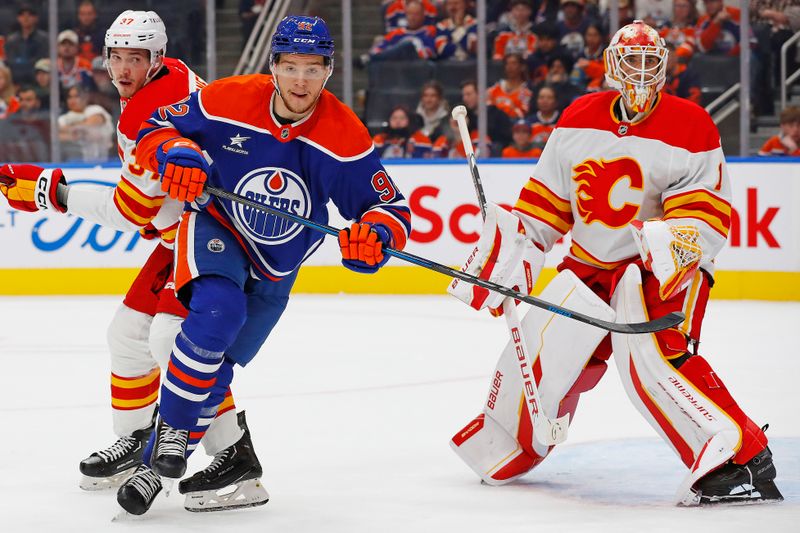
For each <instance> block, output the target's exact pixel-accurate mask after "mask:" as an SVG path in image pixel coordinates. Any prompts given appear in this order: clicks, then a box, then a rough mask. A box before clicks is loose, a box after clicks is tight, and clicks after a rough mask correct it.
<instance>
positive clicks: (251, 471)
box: [178, 411, 269, 512]
mask: <svg viewBox="0 0 800 533" xmlns="http://www.w3.org/2000/svg"><path fill="white" fill-rule="evenodd" d="M237 418H238V420H239V427H241V428H242V429H243V430H244V435H242V438H241V439H239V441H238V442H237V443H236V444H234V445H232V446H229V447H228V448H225V449H224V450H222V451H221V452H219V453H218V454H216V455H215V456H214V460H213V461H212V462H211V464H210V465H209V466H208V468H206V469H205V470H201V471H200V472H197V473H196V474H195V475H193V476H192V477H190V478H188V479H184V480H183V481H181V482H180V484H179V485H178V490H179V491H180V493H181V494H185V495H186V500H185V502H184V504H183V505H184V507H185V508H186V509H187V510H189V511H192V512H205V511H223V510H227V509H237V508H242V507H255V506H257V505H264V504H265V503H267V502H268V501H269V494H267V491H266V490H265V489H264V487H263V486H262V485H261V480H260V479H259V478H260V477H261V474H262V470H261V463H259V462H258V457H256V452H255V450H254V449H253V443H252V441H251V440H250V430H249V429H248V428H247V420H246V419H245V415H244V411H242V412H240V413H239V414H238V415H237Z"/></svg>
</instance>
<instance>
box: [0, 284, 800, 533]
mask: <svg viewBox="0 0 800 533" xmlns="http://www.w3.org/2000/svg"><path fill="white" fill-rule="evenodd" d="M118 302H119V298H112V297H107V298H106V297H71V298H67V297H64V298H36V297H3V298H0V369H2V384H3V387H2V389H0V390H2V396H1V397H0V399H1V400H2V401H0V417H1V418H0V420H1V421H2V426H0V532H3V533H9V532H14V533H16V532H18V531H19V532H23V531H25V532H28V531H35V532H39V531H42V532H50V531H82V532H84V531H85V532H94V531H146V532H161V531H170V532H172V531H186V532H192V533H201V532H206V531H229V532H231V533H240V532H249V531H259V532H332V533H338V532H348V533H350V532H373V531H374V532H402V533H408V532H429V531H430V532H437V533H440V532H458V533H467V532H473V531H474V532H478V531H480V532H485V531H491V532H498V533H500V532H502V533H506V532H516V531H520V532H523V531H524V532H532V533H538V532H549V531H568V532H583V531H587V532H595V531H600V532H603V531H615V532H617V531H637V532H642V531H644V532H647V533H649V532H654V531H670V532H678V533H690V532H695V531H698V532H703V533H708V532H717V531H719V532H725V533H731V532H736V531H742V532H748V533H751V532H756V533H768V532H770V533H771V532H782V531H800V416H798V406H800V392H798V391H799V389H800V387H799V386H798V383H797V381H798V377H800V353H798V346H800V304H798V303H766V302H724V301H712V302H711V303H710V306H709V312H708V317H707V319H706V323H705V328H704V331H703V344H702V348H703V349H702V351H703V353H705V354H706V356H707V357H708V359H709V360H710V361H711V363H712V365H713V366H714V368H715V370H716V371H717V373H718V375H719V376H721V377H722V378H723V380H725V382H726V384H727V385H728V387H729V388H730V389H731V390H732V391H733V393H734V396H735V397H736V398H737V399H738V401H739V403H740V404H741V405H742V406H743V407H744V408H745V410H746V412H747V413H748V414H749V415H750V416H751V417H752V418H753V419H754V420H756V421H757V422H758V423H762V424H763V423H766V422H769V423H770V429H769V432H768V436H769V437H770V439H771V447H772V449H773V452H774V455H775V462H776V465H777V468H778V480H777V482H778V485H779V487H780V488H781V490H782V491H783V494H784V496H785V497H786V501H785V502H783V503H781V504H776V505H750V506H744V507H726V508H702V509H684V508H676V507H674V506H673V505H672V503H671V499H672V497H673V493H674V491H675V489H676V487H677V486H678V484H679V482H680V480H681V479H682V478H683V475H684V472H685V469H684V467H683V466H682V464H681V463H680V462H679V461H678V459H677V457H676V456H674V455H673V454H672V452H671V451H670V450H669V449H668V448H667V446H666V445H665V444H664V443H662V442H661V441H660V440H659V439H658V438H657V437H655V433H654V432H653V431H652V429H651V428H650V427H649V426H648V425H647V424H646V423H645V422H644V421H643V419H642V418H641V417H640V416H639V414H638V413H637V411H636V410H635V409H634V408H633V407H632V406H631V405H630V404H629V402H628V400H627V397H626V396H625V394H624V392H623V390H622V387H621V385H620V383H619V379H618V377H617V376H616V370H615V367H614V366H613V364H612V366H611V367H610V368H609V371H608V373H607V374H606V376H605V378H604V379H603V381H602V382H601V383H600V385H599V386H598V387H597V388H596V389H595V390H593V391H591V392H590V393H588V394H586V395H584V396H583V398H582V399H581V403H580V405H579V407H578V411H577V415H576V418H575V422H574V423H573V425H572V427H571V428H570V439H569V441H568V442H567V443H566V444H564V445H561V446H559V447H558V448H557V449H556V450H555V451H554V452H553V453H552V454H551V456H550V457H549V458H548V459H547V460H546V461H545V462H544V463H543V464H542V465H541V466H540V467H538V468H537V469H536V470H534V471H533V472H531V473H530V474H528V475H527V476H526V477H524V478H523V479H522V480H520V481H519V482H517V483H515V484H512V485H509V486H505V487H495V488H492V487H488V486H484V485H481V484H480V483H479V482H478V480H477V478H476V477H475V475H474V474H473V473H472V472H471V471H470V470H469V469H468V468H467V467H466V466H465V465H464V464H462V463H461V461H460V460H459V459H458V458H457V457H456V456H455V454H453V453H452V452H451V450H450V448H449V447H448V440H449V438H450V437H451V436H452V435H453V433H454V432H456V431H457V430H459V429H460V428H461V427H462V426H463V425H464V424H466V423H467V422H468V421H469V420H470V419H471V418H472V417H473V416H475V415H476V414H478V412H479V411H480V408H481V405H482V403H483V401H484V397H485V394H486V391H487V387H488V376H489V375H490V373H491V371H492V369H493V368H494V363H495V361H496V359H497V357H498V355H499V353H500V350H501V348H502V346H503V345H504V344H505V342H506V335H507V333H506V331H505V327H504V322H503V321H502V320H494V319H492V318H490V317H489V316H488V314H478V313H475V312H473V311H471V310H469V309H468V308H466V306H463V305H462V304H460V303H458V302H456V301H455V300H453V299H448V298H446V297H369V296H362V297H355V296H327V297H322V296H302V295H301V296H296V297H294V298H293V299H292V301H291V302H290V305H289V308H288V310H287V312H286V313H285V315H284V318H283V320H282V321H281V322H280V324H279V325H278V327H277V328H276V330H275V331H274V332H273V335H272V337H271V338H270V339H269V340H268V342H267V344H266V345H265V346H264V348H263V350H262V351H261V353H260V354H259V356H258V357H257V358H256V359H255V361H254V362H253V363H252V364H251V365H250V366H248V367H247V368H246V369H239V371H238V373H237V377H236V379H235V381H234V387H233V388H234V393H235V397H236V400H237V402H236V403H237V406H238V407H239V408H240V409H242V408H245V409H247V414H248V421H249V424H250V427H251V430H252V433H253V438H254V441H255V446H256V449H257V451H258V454H259V457H260V458H261V462H262V464H263V466H264V471H265V473H264V478H263V481H264V483H265V486H266V487H267V489H268V490H269V492H270V494H271V501H270V502H269V503H268V504H267V505H266V506H264V507H260V508H255V509H249V510H246V511H233V512H223V513H205V514H193V513H189V512H186V511H185V510H184V509H183V507H182V497H181V496H180V495H179V494H177V492H176V493H173V495H172V496H171V497H170V498H164V497H163V496H160V497H159V500H158V501H157V502H156V503H155V504H154V506H153V508H152V509H151V510H150V512H149V513H148V514H147V515H145V517H144V518H142V519H139V520H133V521H129V522H123V523H118V522H117V523H112V522H111V518H112V517H113V516H114V515H115V514H116V513H117V511H118V507H117V504H116V501H115V494H114V492H113V491H112V492H103V493H86V492H83V491H81V490H80V489H79V488H78V483H77V481H78V478H79V473H78V468H77V466H78V462H79V461H80V459H82V458H83V457H85V456H86V455H88V454H89V453H90V452H91V451H93V450H95V449H97V448H99V447H105V446H107V445H108V444H110V443H111V442H113V440H114V438H115V437H114V435H113V434H112V431H111V420H110V414H109V411H110V408H109V393H108V358H107V355H106V349H105V327H106V325H107V323H108V321H109V319H110V317H111V315H112V313H113V311H114V309H115V307H116V306H117V305H118ZM207 462H208V458H207V457H206V456H205V455H204V454H203V453H202V452H198V453H196V454H195V455H194V456H193V457H192V459H191V460H190V464H189V469H190V472H191V471H194V470H196V469H200V468H202V467H204V466H205V465H206V464H207Z"/></svg>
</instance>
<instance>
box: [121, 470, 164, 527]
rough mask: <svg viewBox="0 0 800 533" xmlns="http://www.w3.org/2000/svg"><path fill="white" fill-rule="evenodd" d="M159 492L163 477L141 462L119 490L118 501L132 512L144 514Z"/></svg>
mask: <svg viewBox="0 0 800 533" xmlns="http://www.w3.org/2000/svg"><path fill="white" fill-rule="evenodd" d="M159 492H161V479H159V477H158V476H157V475H156V474H155V472H153V471H152V470H150V469H149V468H148V467H147V466H146V465H143V464H140V465H139V466H138V467H137V468H136V472H134V474H133V475H132V476H131V477H130V478H128V480H127V481H126V482H125V483H123V484H122V486H121V487H120V488H119V490H118V491H117V503H119V504H120V506H121V507H122V508H123V509H125V510H126V511H127V512H129V513H130V514H134V515H142V514H144V513H146V512H147V510H148V509H150V506H151V505H153V500H155V499H156V496H157V495H158V493H159Z"/></svg>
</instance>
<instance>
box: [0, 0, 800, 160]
mask: <svg viewBox="0 0 800 533" xmlns="http://www.w3.org/2000/svg"><path fill="white" fill-rule="evenodd" d="M22 1H23V3H14V7H9V6H0V13H2V14H4V16H3V20H2V21H0V161H7V160H17V161H23V160H27V161H33V160H45V159H47V158H48V157H49V156H48V153H49V152H48V146H49V140H50V126H49V109H50V106H51V100H50V80H51V77H52V76H57V79H58V87H59V91H58V95H57V98H56V100H57V101H58V103H59V111H58V115H59V116H60V119H59V120H58V128H57V131H58V138H59V140H60V141H61V142H62V147H63V148H62V152H63V154H64V156H65V157H66V158H67V159H74V160H87V159H92V160H94V159H101V160H102V159H106V158H113V157H114V156H115V154H114V149H113V135H114V128H113V124H114V123H115V120H116V118H117V116H118V115H119V112H120V107H119V97H118V94H117V91H116V89H115V88H114V86H113V85H112V83H111V80H110V77H109V75H108V72H107V70H106V68H105V65H104V61H103V57H102V49H103V37H104V32H105V28H106V27H107V26H108V24H109V23H110V22H111V19H110V18H109V17H114V16H116V15H117V14H118V13H119V10H118V9H117V7H120V8H122V9H124V8H127V7H128V6H127V4H126V3H125V2H124V1H123V0H108V3H109V4H114V5H113V6H111V5H106V3H105V2H104V3H103V4H98V3H96V0H73V1H72V2H70V3H69V9H70V10H71V12H70V15H71V16H69V17H67V16H64V13H61V14H60V18H59V20H64V22H65V23H64V24H62V25H61V26H60V28H59V33H58V34H57V38H56V41H57V62H56V64H55V65H51V62H50V59H49V50H48V35H47V33H46V32H45V31H44V30H43V27H44V24H45V22H46V16H45V15H46V14H44V15H43V13H42V12H41V11H40V9H41V8H42V6H44V5H45V4H46V2H43V1H42V0H38V1H34V0H27V2H31V3H27V2H26V1H25V0H22ZM264 5H265V0H240V1H239V14H240V17H241V20H242V24H243V26H242V27H243V32H244V35H245V36H246V35H247V34H248V33H249V32H250V31H251V30H252V23H254V21H255V18H256V17H257V16H258V14H259V13H260V12H261V10H262V9H263V8H264ZM608 5H609V2H608V1H607V0H487V29H488V39H487V43H486V48H485V49H484V50H479V49H478V34H477V20H476V17H475V2H474V0H383V2H382V13H383V26H384V30H383V35H381V36H377V37H376V38H375V42H374V45H373V46H372V47H371V49H370V50H369V52H368V53H367V54H364V55H363V56H361V57H358V58H357V60H356V64H357V65H358V66H362V67H368V68H370V69H372V67H370V66H369V65H374V66H378V65H381V64H383V65H386V64H388V63H386V62H397V61H404V62H406V64H407V63H408V62H414V63H415V64H417V63H419V62H422V63H425V64H431V65H456V64H463V65H469V64H473V65H474V63H475V59H476V58H477V56H478V55H479V54H485V55H486V57H487V58H489V60H490V63H491V64H490V67H491V68H490V71H491V72H493V73H496V74H493V75H492V76H493V77H492V79H491V80H490V83H489V85H490V86H489V87H488V88H487V104H488V110H487V113H488V120H487V138H486V139H484V141H485V144H486V146H487V147H488V153H485V154H479V155H481V156H493V157H532V156H536V155H537V154H538V153H540V151H541V150H542V148H543V147H544V145H545V143H546V142H547V139H548V137H549V135H550V132H551V131H552V130H553V128H554V127H555V124H556V122H557V121H558V118H559V116H560V114H561V112H562V111H563V110H564V108H565V107H566V106H568V105H569V104H570V103H571V102H572V101H574V100H575V99H576V98H578V97H579V96H581V95H583V94H586V93H590V92H595V91H601V90H605V89H606V87H605V79H604V64H603V51H604V49H605V47H606V45H607V43H608V41H609V37H610V16H609V8H608ZM618 5H619V20H620V24H621V25H624V24H626V23H630V22H632V21H633V20H634V19H642V20H645V21H646V22H647V23H648V24H650V25H651V26H653V27H655V28H657V29H658V31H659V33H660V34H661V36H662V37H663V38H664V39H665V41H666V43H667V47H668V48H669V49H670V55H669V62H668V66H667V80H666V83H665V87H664V90H665V91H666V92H668V93H670V94H674V95H677V96H679V97H682V98H686V99H689V100H691V101H693V102H695V103H697V104H699V105H706V104H708V94H706V93H705V92H704V91H703V86H702V74H703V72H702V71H700V70H699V69H698V68H696V67H695V66H694V65H695V64H696V63H697V61H698V58H701V57H710V56H715V57H730V58H734V57H736V56H737V55H738V54H739V51H740V49H741V43H743V42H745V43H747V44H748V46H749V47H750V49H751V51H752V58H753V60H752V66H753V69H752V73H751V87H752V95H751V97H752V104H753V105H752V107H753V109H754V110H755V112H756V113H757V114H772V113H774V112H775V109H774V102H775V94H776V91H777V90H778V83H779V62H778V59H777V58H778V57H780V56H779V51H780V48H781V46H782V45H783V43H785V42H786V41H787V40H788V39H789V38H791V37H792V36H793V35H794V34H795V33H796V32H798V31H800V0H750V13H751V20H750V22H751V33H750V35H748V36H747V37H746V38H745V39H742V37H741V35H740V24H739V20H740V11H739V9H738V7H737V6H738V5H739V2H738V1H736V0H619V2H618ZM98 7H100V8H103V9H105V11H103V12H102V13H104V14H105V18H108V19H109V20H104V17H102V16H100V15H99V14H98V13H99V12H98ZM11 10H13V11H11ZM159 12H161V10H159ZM164 13H165V14H167V15H169V14H170V13H169V10H166V11H164ZM183 18H185V19H186V21H188V22H186V21H184V22H185V23H187V24H193V22H192V21H194V20H195V18H196V13H195V12H194V11H192V14H190V15H187V16H186V17H183ZM12 19H13V20H12ZM173 25H174V26H178V27H179V26H180V24H178V23H177V22H176V23H174V24H173ZM168 27H169V29H170V32H171V33H170V35H171V37H170V47H169V49H170V55H172V56H175V57H181V58H184V59H187V60H188V61H189V62H190V64H192V58H193V57H194V55H193V53H194V50H195V48H197V47H198V46H199V45H200V44H202V40H197V42H194V41H192V40H191V39H189V40H187V39H182V38H181V37H180V35H179V34H178V35H177V36H176V37H175V38H173V37H172V35H173V33H177V32H174V31H173V30H174V29H175V28H173V26H170V25H169V24H168ZM189 41H191V43H190V44H187V43H188V42H189ZM187 54H188V55H187ZM788 59H789V65H788V66H789V72H793V71H794V70H795V69H797V68H799V67H800V63H798V61H797V55H796V54H789V57H788ZM464 72H465V73H466V74H465V75H463V76H462V75H461V74H459V76H458V77H457V78H455V79H450V78H448V79H447V80H439V81H436V80H435V79H431V80H429V81H427V82H425V83H424V84H423V83H422V81H417V82H414V85H412V86H411V87H413V89H410V91H411V92H414V93H415V94H412V95H410V97H411V98H415V99H416V101H415V103H414V104H411V100H410V98H407V99H408V100H409V101H408V102H403V103H402V105H401V103H398V105H396V106H394V107H392V108H391V109H388V108H387V107H386V106H384V107H383V108H382V109H380V113H376V114H375V117H377V120H375V121H373V120H370V119H371V118H373V117H370V116H367V117H366V118H365V121H366V122H367V123H368V124H370V125H371V126H375V125H376V124H380V123H381V122H383V121H385V122H384V124H385V126H384V127H383V129H381V130H380V131H379V130H378V129H377V128H374V127H373V129H374V131H373V133H374V134H375V137H374V139H375V143H376V146H377V147H378V149H379V150H380V151H381V153H382V155H383V157H393V158H395V157H414V158H445V157H463V156H464V150H463V147H461V143H460V136H459V135H458V132H457V129H456V128H455V124H453V123H452V122H451V120H450V109H451V108H452V106H454V105H458V104H462V105H464V106H465V107H466V108H467V110H468V120H469V124H470V126H471V128H472V131H471V135H472V139H473V143H474V144H475V149H476V151H478V147H479V145H480V144H483V143H480V142H479V139H478V131H477V113H478V107H479V105H478V104H479V101H478V98H479V96H478V93H479V92H478V87H477V82H476V79H475V78H476V74H477V72H475V71H474V70H464ZM422 79H425V78H422ZM370 84H371V85H370V86H371V87H372V81H370ZM377 84H378V85H379V84H380V80H377ZM417 91H418V92H417ZM407 96H409V95H407ZM368 98H369V97H368ZM392 104H393V101H392ZM390 105H391V104H390ZM387 113H388V114H387ZM784 115H786V111H784V114H782V115H781V135H779V136H776V137H775V138H774V139H771V143H772V144H770V145H769V146H767V145H765V147H763V148H762V150H761V152H760V153H761V154H762V155H776V154H795V155H800V154H797V145H796V141H792V139H793V138H794V137H795V136H796V135H793V134H792V133H791V132H792V131H795V130H792V128H793V127H794V126H793V124H795V123H796V122H797V120H796V114H795V115H793V114H792V113H789V114H788V115H787V116H784ZM787 117H788V118H787ZM793 142H794V143H795V144H793ZM768 144H769V143H768ZM781 147H783V148H781Z"/></svg>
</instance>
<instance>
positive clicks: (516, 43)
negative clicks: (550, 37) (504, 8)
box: [492, 28, 536, 61]
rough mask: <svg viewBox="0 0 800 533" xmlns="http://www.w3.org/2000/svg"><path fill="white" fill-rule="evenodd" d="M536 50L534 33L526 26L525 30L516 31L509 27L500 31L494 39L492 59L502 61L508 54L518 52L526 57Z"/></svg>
mask: <svg viewBox="0 0 800 533" xmlns="http://www.w3.org/2000/svg"><path fill="white" fill-rule="evenodd" d="M534 50H536V35H534V34H533V32H532V31H531V30H530V28H527V29H526V31H522V32H517V31H514V30H511V29H508V30H505V31H501V32H500V33H498V34H497V37H496V38H495V40H494V57H493V58H492V59H494V60H495V61H502V60H503V58H504V57H505V56H507V55H508V54H520V55H521V56H522V57H523V58H526V57H528V56H529V55H531V54H532V53H533V51H534Z"/></svg>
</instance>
